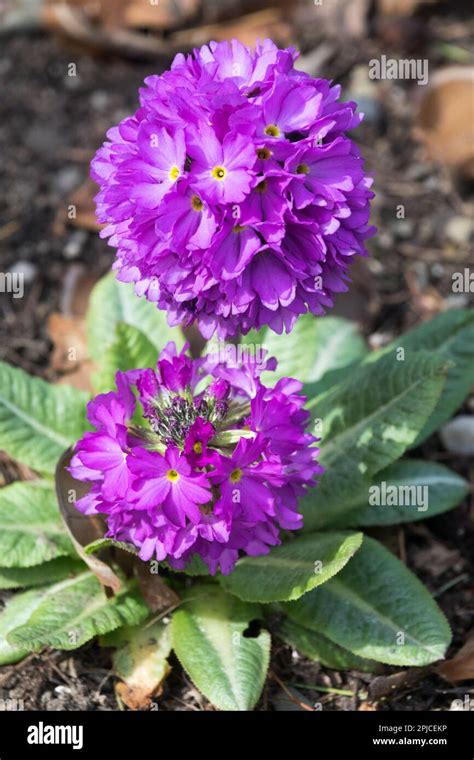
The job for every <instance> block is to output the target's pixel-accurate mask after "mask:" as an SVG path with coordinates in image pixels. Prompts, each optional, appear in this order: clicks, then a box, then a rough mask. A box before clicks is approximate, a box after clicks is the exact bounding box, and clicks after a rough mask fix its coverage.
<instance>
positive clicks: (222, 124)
mask: <svg viewBox="0 0 474 760" xmlns="http://www.w3.org/2000/svg"><path fill="white" fill-rule="evenodd" d="M295 59H296V53H295V51H294V50H293V49H292V48H289V49H287V50H279V49H278V48H277V47H276V46H275V45H274V44H273V43H272V42H271V41H269V40H266V41H265V42H264V43H263V44H258V45H257V47H256V49H255V51H254V52H252V51H251V50H250V49H249V48H247V47H245V46H244V45H242V44H241V43H239V42H237V41H236V40H233V41H232V42H231V43H228V42H221V43H219V44H217V43H215V42H211V43H210V44H209V46H207V45H206V46H204V47H202V48H201V49H200V50H196V51H195V52H194V53H193V55H190V56H188V57H184V56H183V55H178V56H176V58H175V60H174V62H173V64H172V67H171V70H170V71H167V72H165V73H164V74H163V75H161V76H150V77H148V78H147V79H146V80H145V84H146V87H144V88H143V89H141V91H140V108H139V109H138V110H137V112H136V113H135V114H134V115H133V116H131V117H129V118H126V119H124V121H122V122H121V123H120V124H119V125H118V126H117V127H114V128H113V129H111V130H110V131H109V132H108V133H107V136H108V142H106V143H104V145H103V147H102V148H100V150H99V151H98V152H97V154H96V156H95V158H94V160H93V162H92V177H93V179H94V180H95V181H96V182H97V183H98V184H99V185H100V187H101V190H100V192H99V194H98V195H97V198H96V201H97V217H98V219H99V221H100V222H102V223H106V224H107V226H106V228H105V229H104V230H103V231H102V234H103V235H104V236H107V237H109V238H110V244H111V245H113V246H115V247H116V248H117V261H116V264H115V269H117V270H118V277H119V279H121V280H124V281H132V282H134V283H135V290H136V293H137V295H145V296H146V297H147V298H148V299H150V300H151V301H154V302H156V303H157V305H158V307H159V308H160V309H165V310H166V311H167V312H168V320H169V322H170V324H179V323H184V324H189V323H191V322H192V321H194V320H197V322H198V325H199V328H200V330H201V332H202V334H203V335H204V336H205V337H210V336H211V335H213V334H214V332H216V331H217V335H218V336H219V337H220V338H225V337H226V336H227V335H234V334H236V333H237V332H238V331H239V330H240V331H241V332H242V333H243V334H245V333H247V332H248V331H249V330H250V329H251V328H257V329H258V328H260V327H262V326H263V325H269V326H270V327H271V329H272V330H274V331H276V332H278V333H281V332H282V331H283V330H284V329H285V330H286V331H290V330H291V329H292V327H293V325H294V323H295V321H296V319H297V318H298V316H299V315H301V314H303V313H305V312H306V311H308V310H309V311H311V312H313V313H314V314H321V313H323V312H324V310H325V309H326V308H328V307H330V306H332V297H333V294H334V293H335V292H338V291H341V290H345V289H346V287H347V286H346V282H347V276H346V271H347V268H348V265H349V264H350V262H351V259H352V257H353V256H354V255H356V254H359V255H364V254H365V253H366V251H365V248H364V240H365V239H366V238H367V237H369V236H370V235H371V234H373V231H374V228H372V227H371V226H370V225H369V200H370V199H371V198H372V197H373V193H372V192H371V191H370V189H369V188H370V186H371V180H370V179H369V178H368V177H367V176H366V175H365V174H364V170H363V161H362V158H361V156H360V153H359V150H358V149H357V147H356V146H355V145H354V143H353V142H352V141H351V140H350V139H349V138H348V137H347V136H346V134H345V133H346V132H347V131H348V130H351V129H353V128H354V127H355V126H357V125H358V124H359V122H360V119H361V116H360V115H359V114H356V112H355V111H356V104H355V103H352V102H347V103H341V102H339V101H338V97H339V94H340V88H339V87H337V86H331V83H330V82H328V81H327V80H324V79H314V78H312V77H310V76H308V75H307V74H305V73H303V72H301V71H298V70H297V69H295V68H294V61H295Z"/></svg>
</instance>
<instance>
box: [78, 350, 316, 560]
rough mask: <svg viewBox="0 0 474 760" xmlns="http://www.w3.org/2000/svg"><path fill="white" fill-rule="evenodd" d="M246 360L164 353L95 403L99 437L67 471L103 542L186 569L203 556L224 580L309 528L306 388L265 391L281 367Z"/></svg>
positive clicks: (310, 453)
mask: <svg viewBox="0 0 474 760" xmlns="http://www.w3.org/2000/svg"><path fill="white" fill-rule="evenodd" d="M240 360H241V361H239V363H238V364H237V363H236V362H235V361H233V357H232V355H228V354H225V355H224V356H219V354H216V355H213V354H209V355H207V356H205V357H202V358H200V359H196V360H194V361H193V360H192V359H190V358H189V357H188V356H187V355H186V354H185V352H184V349H183V351H182V352H181V353H180V354H177V351H176V347H175V345H174V343H169V344H168V345H167V346H166V348H165V349H164V350H163V351H162V353H161V355H160V358H159V361H158V364H157V368H156V370H154V369H143V370H133V371H131V372H127V373H123V372H117V377H116V381H117V391H113V392H110V393H105V394H101V395H99V396H97V397H96V398H95V399H93V400H92V401H91V402H90V403H89V406H88V418H89V421H90V422H91V424H92V425H93V427H94V428H95V430H94V432H87V433H85V434H84V436H83V438H82V439H81V440H80V441H79V442H78V443H77V445H76V448H75V453H74V456H73V458H72V460H71V467H70V471H71V473H72V475H73V477H74V478H76V479H77V480H82V481H86V482H90V483H91V488H90V490H89V493H88V494H87V495H86V496H84V497H83V498H82V499H80V500H78V502H77V507H78V509H79V510H80V511H81V512H83V513H85V514H97V513H102V514H103V515H104V516H105V519H106V522H107V528H108V530H107V533H106V535H107V536H108V537H112V538H114V539H116V540H119V541H126V542H129V543H131V544H133V545H134V546H136V547H137V549H138V550H139V556H140V557H141V558H142V559H143V560H149V559H150V558H156V559H158V560H168V562H169V564H170V565H171V566H172V567H174V568H176V569H182V568H185V567H186V565H187V564H188V563H189V561H190V560H191V559H192V558H193V557H194V555H196V554H197V555H198V556H199V557H201V558H202V560H203V561H204V562H205V563H206V565H207V566H208V568H209V570H210V572H211V573H215V572H216V570H217V569H218V568H219V567H220V569H221V571H222V572H223V573H229V572H230V571H231V570H232V568H233V567H234V565H235V562H236V561H237V559H238V557H239V556H240V555H241V554H249V555H260V554H265V553H267V552H268V551H269V550H270V548H271V547H272V546H275V545H276V544H279V543H280V531H281V530H297V529H298V528H301V526H302V517H301V515H300V514H299V513H298V499H299V497H301V496H302V495H303V494H304V493H305V490H306V488H307V487H308V486H314V485H315V484H316V482H315V477H316V476H317V475H319V474H320V473H321V472H322V468H321V467H320V466H319V465H318V463H317V461H316V457H317V454H318V449H317V448H315V446H314V443H315V441H316V438H314V436H313V435H311V434H310V433H308V432H305V427H306V425H307V423H308V421H309V416H310V415H309V412H307V411H306V410H305V409H304V408H303V404H304V402H305V397H304V396H302V395H300V391H301V387H302V385H301V383H300V382H298V381H297V380H292V379H290V378H283V379H281V380H279V381H278V382H277V383H276V385H275V387H274V388H267V387H266V386H264V385H263V384H262V382H261V380H260V378H259V376H260V374H261V372H262V371H263V370H267V371H268V370H273V369H274V368H275V366H276V362H275V360H273V359H270V360H265V359H264V358H262V360H261V361H259V362H258V361H256V358H255V356H252V355H250V354H247V355H245V354H243V355H241V356H240ZM137 402H138V403H137Z"/></svg>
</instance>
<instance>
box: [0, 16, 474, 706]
mask: <svg viewBox="0 0 474 760" xmlns="http://www.w3.org/2000/svg"><path fill="white" fill-rule="evenodd" d="M449 6H450V7H449V8H446V7H445V6H439V7H438V6H435V7H434V9H433V10H431V11H430V15H428V16H427V17H426V18H424V19H423V23H422V26H421V27H420V28H421V31H422V34H420V35H419V36H420V39H418V38H417V36H416V35H414V34H411V35H408V36H406V35H404V34H398V36H397V35H395V39H392V38H390V39H389V41H387V39H386V35H385V37H384V36H383V35H378V36H377V35H374V34H372V35H370V36H367V37H366V38H364V39H363V40H361V41H358V42H357V43H356V44H352V45H351V44H347V43H344V42H343V41H335V42H333V43H332V44H333V45H334V46H335V48H334V53H333V55H332V57H330V59H329V60H328V61H326V63H324V64H323V65H322V70H321V71H320V75H321V76H325V77H328V78H332V79H335V80H337V81H339V82H341V83H342V85H343V87H344V89H345V91H346V94H347V95H348V96H352V97H353V98H354V99H360V97H361V93H360V91H359V90H360V84H358V81H357V67H358V66H361V65H362V66H365V67H366V66H367V61H368V60H369V59H370V58H372V57H377V56H378V57H379V56H380V55H381V54H387V52H389V53H390V54H393V55H394V56H396V57H403V55H404V54H406V52H407V48H411V50H408V52H410V53H411V54H412V55H413V46H414V48H415V50H416V55H417V56H427V57H428V58H429V61H430V66H433V68H435V67H436V66H437V65H441V64H446V63H449V61H446V59H445V57H444V54H442V53H440V52H439V50H440V46H439V45H437V44H436V43H438V42H440V38H439V35H441V37H442V41H443V42H445V43H451V44H452V45H458V46H466V40H467V39H468V36H467V31H465V32H464V33H463V31H462V30H463V16H464V13H463V12H462V10H461V11H459V9H457V4H449ZM393 36H394V35H393V34H392V37H393ZM318 42H319V40H318V39H317V37H316V36H314V35H313V36H312V37H311V38H309V36H308V33H306V34H305V35H303V36H302V38H301V46H302V49H303V52H307V53H309V52H311V50H312V49H314V48H315V46H316V44H317V43H318ZM71 62H74V63H75V65H76V69H77V76H75V77H74V76H73V77H71V76H68V65H69V64H70V63H71ZM168 64H169V62H168V61H165V62H162V63H161V65H157V64H156V63H150V62H147V63H143V62H131V61H127V60H123V59H121V58H118V57H110V56H107V57H105V56H104V57H93V56H90V55H89V54H88V53H84V52H80V53H78V52H77V51H76V50H75V49H73V48H70V47H67V46H65V45H64V44H62V43H61V42H59V41H58V40H57V39H56V38H54V37H52V36H50V35H46V34H43V33H41V34H40V33H36V34H28V35H25V34H22V35H14V36H10V37H8V38H6V39H4V40H2V51H1V53H0V73H1V76H2V79H3V80H4V84H3V86H2V98H1V100H0V142H1V144H2V146H3V148H2V164H3V165H2V167H1V175H2V186H3V188H4V192H3V195H2V197H1V198H0V246H1V248H0V264H1V267H0V268H1V270H2V271H3V272H7V271H9V269H10V268H11V267H13V268H15V267H16V268H21V269H23V271H25V272H29V280H28V282H27V285H28V287H27V288H26V295H25V298H24V299H15V298H13V297H12V296H8V295H5V294H2V295H1V297H0V359H3V360H5V361H8V362H10V363H12V364H13V365H16V366H20V367H22V368H24V369H25V370H27V371H28V372H31V373H33V374H36V375H40V376H43V377H46V378H48V379H50V380H53V381H54V380H55V379H57V375H56V372H55V370H53V369H52V368H51V365H50V356H51V350H52V344H51V341H50V339H49V336H48V333H47V330H46V321H47V318H48V316H49V315H50V314H51V313H52V312H54V311H60V310H61V300H62V298H63V295H64V287H65V282H66V281H67V278H68V276H70V272H71V270H73V271H80V272H82V273H87V274H88V275H90V276H93V277H98V276H100V275H101V274H103V273H105V272H106V271H107V270H108V269H109V268H110V266H111V264H112V262H113V251H112V250H111V249H109V248H108V247H107V245H106V243H105V242H104V241H102V240H101V239H100V238H99V236H98V234H97V232H95V231H89V230H87V229H81V228H78V227H71V226H69V225H68V224H67V223H65V222H64V215H65V212H66V209H67V205H68V203H69V199H70V195H71V193H72V192H73V191H74V190H75V189H77V188H78V187H79V186H80V185H81V184H82V183H83V182H84V181H85V179H86V178H87V174H88V162H89V160H90V158H91V156H92V154H93V152H94V151H95V150H96V149H97V148H98V147H99V145H100V144H101V142H102V141H103V139H104V135H105V132H106V130H107V129H108V128H109V127H110V126H111V125H112V124H115V123H117V122H118V121H119V120H120V119H121V118H123V117H124V116H126V115H127V114H128V113H130V112H131V111H132V110H134V108H135V107H136V103H137V89H138V87H139V86H140V84H141V82H142V81H143V79H144V77H145V76H146V75H148V74H150V73H156V72H159V71H161V70H163V69H164V68H166V67H167V65H168ZM380 87H381V88H382V89H381V91H379V92H378V94H377V97H375V96H372V95H371V94H370V93H369V94H367V93H365V94H364V97H365V98H366V102H365V110H366V112H367V114H368V117H367V119H366V121H365V123H364V124H363V125H362V127H361V128H360V129H359V130H358V131H357V135H356V139H357V141H358V142H359V143H360V145H361V149H362V151H363V153H364V155H365V156H366V158H367V164H368V167H369V169H370V171H372V172H373V173H374V176H375V178H376V182H375V189H376V191H377V198H376V201H375V203H374V217H375V219H374V221H375V223H376V224H377V226H378V227H379V229H380V233H379V235H378V236H377V237H376V238H374V239H373V240H372V241H371V244H370V249H371V254H372V255H371V257H370V258H369V259H367V260H366V261H363V262H362V263H360V264H358V265H357V266H356V268H355V271H354V286H353V288H352V289H351V291H350V292H349V293H348V294H347V295H344V296H342V297H341V298H340V299H339V301H338V304H337V309H336V313H340V314H344V315H347V316H350V317H352V318H354V319H356V320H357V321H359V323H360V325H361V329H362V330H363V332H364V334H365V335H366V336H367V337H368V338H369V340H370V342H371V344H372V345H373V346H378V345H380V344H381V343H384V342H386V341H388V340H389V339H390V338H392V337H393V336H395V335H397V334H400V333H401V332H402V331H403V330H406V329H407V328H408V327H410V326H411V325H413V324H415V323H417V322H419V321H420V320H421V319H425V318H427V317H429V316H431V315H432V314H434V313H436V312H437V311H440V310H442V309H444V308H446V307H447V306H449V307H456V306H465V305H468V303H469V301H468V296H466V295H464V294H461V295H459V294H453V292H452V289H451V275H452V273H453V272H455V271H459V269H460V268H462V267H464V266H467V261H468V255H469V241H468V240H467V239H466V240H460V242H458V243H456V244H454V243H453V241H452V239H449V236H448V235H447V232H446V230H447V229H448V230H449V229H450V225H451V226H452V225H453V221H452V220H453V219H454V218H455V217H456V218H458V217H463V218H465V217H467V216H468V215H469V211H470V210H472V205H471V204H472V199H473V198H472V188H471V187H470V186H469V185H468V184H467V183H466V182H463V181H460V180H459V179H458V177H456V176H453V175H452V174H450V173H449V172H448V171H447V170H446V169H444V168H443V167H441V166H436V165H435V164H433V163H431V162H430V161H429V160H428V159H427V158H426V156H425V154H424V151H423V148H422V147H421V146H420V144H419V143H418V142H417V141H416V140H415V137H414V133H413V127H414V120H415V114H416V109H417V99H418V97H419V94H420V93H419V92H417V85H416V84H414V83H413V82H405V81H386V82H384V83H382V84H381V85H380ZM400 204H402V205H403V206H404V207H405V219H404V220H403V223H401V220H400V219H399V218H397V215H396V213H397V207H398V206H400ZM25 262H26V266H25ZM466 408H467V409H468V408H469V407H466ZM470 408H471V410H472V406H471V407H470ZM418 453H421V454H422V455H423V456H425V457H428V458H432V459H438V460H442V461H445V462H446V463H447V464H449V465H450V466H451V467H453V469H455V470H457V471H458V472H460V473H461V474H463V475H464V477H467V478H468V479H470V480H471V482H472V480H473V477H472V476H473V462H472V460H470V461H469V460H464V461H463V460H459V459H457V458H456V457H453V456H452V455H449V454H447V453H446V451H444V449H442V447H441V444H440V442H439V440H438V438H437V437H436V436H433V437H432V438H431V439H430V440H429V441H428V442H427V443H426V444H425V445H424V446H423V451H422V452H418ZM0 466H1V463H0ZM11 478H12V475H11V473H10V475H9V476H8V480H10V479H11ZM378 536H379V537H380V536H381V534H380V532H379V533H378ZM382 538H383V539H384V540H385V541H386V542H387V543H388V544H389V545H391V546H394V547H395V551H396V552H397V553H398V555H399V556H402V557H403V558H404V559H405V560H406V563H407V565H408V566H409V567H411V568H412V569H414V570H415V572H416V573H417V575H418V576H419V577H420V579H421V580H422V581H423V582H424V583H425V584H426V585H427V586H428V588H429V589H430V590H431V591H432V592H433V594H434V595H435V596H436V598H437V601H438V602H439V604H440V606H441V607H442V609H443V610H444V612H445V613H446V615H447V617H448V619H449V621H450V623H451V625H452V628H453V643H452V647H451V650H450V654H452V653H454V652H455V651H457V650H458V649H459V647H460V646H462V644H463V643H464V642H465V640H466V635H467V632H468V631H469V629H470V627H472V621H473V609H474V573H473V567H472V557H473V556H474V505H473V504H472V503H470V504H469V503H468V501H466V502H465V503H464V504H463V505H461V506H460V507H459V508H457V509H456V510H455V511H453V512H450V513H448V514H447V515H444V516H440V517H437V518H433V519H431V520H428V521H426V522H424V523H423V524H422V525H421V526H420V524H419V523H418V524H417V525H412V526H403V527H401V528H397V529H390V530H385V531H383V532H382ZM395 673H397V671H396V670H395V669H393V668H386V671H385V673H384V675H382V676H372V675H368V674H361V673H357V672H338V671H333V670H329V669H326V668H323V667H321V666H319V665H318V664H315V663H312V662H310V661H308V660H306V659H305V658H304V657H301V656H299V655H298V654H297V653H296V652H294V651H292V650H291V648H290V647H288V646H286V645H285V644H283V643H281V642H279V641H278V640H275V643H274V649H273V654H272V662H271V671H270V677H269V679H268V683H267V686H266V688H265V691H264V693H263V696H262V699H261V701H260V703H259V706H258V708H257V709H261V710H274V709H308V707H309V708H311V706H313V705H314V703H315V702H319V703H321V705H322V707H323V709H325V710H354V709H356V710H367V709H371V710H375V709H377V710H394V711H395V710H396V711H405V710H449V709H450V705H451V702H452V700H453V699H456V698H459V697H461V698H463V697H464V695H465V694H471V695H472V694H473V689H472V688H470V687H469V684H468V683H462V684H460V685H458V686H453V685H452V684H449V683H448V682H446V681H444V680H443V679H441V678H440V677H438V676H437V675H436V674H435V673H434V671H433V670H430V669H420V670H419V669H411V670H406V671H401V672H400V671H398V673H399V674H398V675H394V674H395ZM115 680H116V677H115V676H114V675H113V673H112V671H111V659H110V651H109V650H107V649H102V648H100V647H99V646H98V645H97V644H96V643H92V644H89V645H87V646H84V647H82V648H81V649H80V650H77V651H75V652H73V653H66V652H51V651H44V652H41V653H40V654H34V655H31V656H29V657H28V658H27V659H26V660H24V661H23V662H21V663H18V664H17V665H14V666H7V667H4V668H0V698H3V699H6V698H10V699H12V698H13V699H18V700H21V701H22V702H20V704H22V705H23V706H24V709H28V710H38V709H47V710H116V709H118V707H119V704H118V702H117V698H116V696H115V692H114V682H115ZM318 685H319V686H321V687H323V689H324V691H321V692H318V690H317V688H315V687H317V686H318ZM328 689H329V690H330V691H327V690H328ZM331 690H336V691H331ZM338 690H342V691H349V692H351V694H352V695H351V696H348V695H344V694H340V693H338ZM155 702H156V705H158V707H159V709H160V710H212V709H213V708H212V707H211V706H210V705H209V704H208V703H207V701H206V700H205V698H203V697H202V696H201V695H200V694H199V693H198V692H197V690H196V689H195V688H194V687H193V686H192V684H191V683H190V682H189V681H188V679H187V677H186V675H185V674H184V673H183V671H182V669H181V668H180V666H179V664H178V663H177V661H173V670H172V673H171V675H170V677H169V678H168V679H167V681H166V682H165V684H164V689H163V693H162V695H161V696H160V697H157V698H156V700H155Z"/></svg>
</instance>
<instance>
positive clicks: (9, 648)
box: [0, 587, 47, 665]
mask: <svg viewBox="0 0 474 760" xmlns="http://www.w3.org/2000/svg"><path fill="white" fill-rule="evenodd" d="M46 593H47V588H44V587H43V588H41V589H34V590H33V591H23V592H21V593H19V594H15V595H14V596H12V597H11V599H9V600H8V602H7V603H6V605H5V607H4V608H3V609H2V610H1V611H0V665H8V664H9V663H12V662H19V661H20V660H22V659H23V657H25V656H26V655H27V654H28V652H30V651H31V649H30V647H29V646H28V645H25V644H15V643H11V642H9V641H7V636H8V634H9V633H10V631H14V630H15V628H17V627H18V626H21V625H23V624H24V623H25V621H26V620H28V618H29V617H30V615H31V614H32V613H33V612H34V610H35V609H37V607H39V605H40V604H41V602H42V601H43V599H44V597H45V594H46Z"/></svg>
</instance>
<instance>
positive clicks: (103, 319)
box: [87, 272, 184, 362]
mask: <svg viewBox="0 0 474 760" xmlns="http://www.w3.org/2000/svg"><path fill="white" fill-rule="evenodd" d="M119 322H125V323H126V324H128V325H132V326H133V327H136V328H138V329H139V330H140V331H141V332H142V333H143V334H144V335H146V336H147V338H148V339H149V340H150V341H151V342H152V343H153V345H154V346H155V348H156V349H157V350H158V351H160V350H161V349H162V348H164V347H165V345H166V344H167V343H168V341H170V340H174V341H175V343H176V345H177V346H178V347H181V346H183V345H184V336H183V333H182V332H181V330H180V329H179V328H177V327H169V325H168V323H167V321H166V312H164V311H161V310H160V309H157V307H156V306H155V305H154V304H153V303H151V302H150V301H147V300H146V298H139V297H138V296H136V295H135V293H134V289H133V285H132V284H131V283H125V282H119V281H118V280H117V279H116V277H115V274H114V273H113V272H110V273H109V274H107V275H106V276H105V277H103V278H102V279H101V280H99V282H98V283H97V284H96V286H95V287H94V289H93V291H92V293H91V297H90V302H89V311H88V313H87V338H88V346H89V353H90V355H91V357H92V358H93V359H96V360H97V361H98V362H101V361H102V359H103V356H104V351H105V350H106V348H107V347H108V346H110V345H111V344H113V343H114V342H115V328H116V326H117V325H118V323H119Z"/></svg>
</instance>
